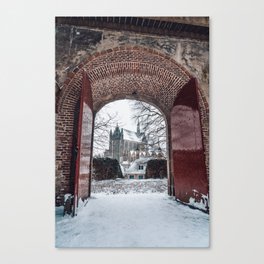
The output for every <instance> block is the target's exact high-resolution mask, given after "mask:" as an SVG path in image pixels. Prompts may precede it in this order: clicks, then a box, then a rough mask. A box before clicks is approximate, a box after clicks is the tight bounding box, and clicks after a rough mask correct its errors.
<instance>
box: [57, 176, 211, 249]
mask: <svg viewBox="0 0 264 264" xmlns="http://www.w3.org/2000/svg"><path fill="white" fill-rule="evenodd" d="M166 181H167V180H166V179H164V180H116V181H114V180H108V181H98V182H93V184H92V196H91V198H90V199H89V200H88V202H87V204H86V205H85V206H83V207H82V208H80V209H79V211H78V216H77V217H74V218H72V217H71V216H68V215H66V216H65V217H63V216H62V214H63V208H62V207H59V208H57V209H56V247H92V248H94V247H208V246H209V216H208V214H205V213H203V212H201V211H199V210H194V209H191V208H189V207H187V206H184V205H182V204H180V203H178V202H176V201H175V200H174V198H172V197H170V196H168V195H167V184H166Z"/></svg>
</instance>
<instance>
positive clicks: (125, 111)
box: [100, 99, 137, 131]
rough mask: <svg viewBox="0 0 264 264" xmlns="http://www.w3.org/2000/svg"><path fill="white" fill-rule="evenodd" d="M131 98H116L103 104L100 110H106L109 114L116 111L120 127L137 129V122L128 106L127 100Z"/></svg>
mask: <svg viewBox="0 0 264 264" xmlns="http://www.w3.org/2000/svg"><path fill="white" fill-rule="evenodd" d="M132 101H133V100H127V99H125V100H118V101H114V102H112V103H109V104H107V105H105V106H104V107H103V108H102V109H101V110H100V111H104V112H107V113H109V114H111V115H114V114H115V113H117V115H118V116H117V119H118V120H119V121H118V125H119V126H120V127H122V128H126V129H129V130H132V131H136V130H137V124H136V122H135V121H134V120H133V119H132V116H133V111H132V110H131V107H130V106H129V102H132Z"/></svg>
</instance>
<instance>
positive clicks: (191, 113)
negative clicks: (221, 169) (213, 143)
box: [171, 78, 208, 210]
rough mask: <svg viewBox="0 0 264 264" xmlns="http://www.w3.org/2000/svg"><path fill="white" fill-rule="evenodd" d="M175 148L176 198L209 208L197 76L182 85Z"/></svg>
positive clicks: (176, 107)
mask: <svg viewBox="0 0 264 264" xmlns="http://www.w3.org/2000/svg"><path fill="white" fill-rule="evenodd" d="M171 150H172V153H171V154H172V172H173V176H174V188H175V196H176V199H177V200H179V201H181V202H183V203H186V204H190V205H192V206H194V207H197V208H200V209H203V210H208V179H207V175H206V166H205V156H204V148H203V142H202V129H201V122H200V113H199V106H198V96H197V88H196V80H195V79H194V78H192V79H191V80H190V81H189V82H188V83H187V84H186V85H185V86H184V87H183V88H182V90H181V91H180V92H179V94H178V96H177V98H176V100H175V102H174V107H173V109H172V112H171Z"/></svg>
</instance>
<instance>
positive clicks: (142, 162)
mask: <svg viewBox="0 0 264 264" xmlns="http://www.w3.org/2000/svg"><path fill="white" fill-rule="evenodd" d="M151 159H153V158H151V157H148V158H145V157H141V158H139V159H136V160H135V161H134V162H133V163H132V164H131V165H130V167H129V168H128V169H127V170H126V172H130V173H136V172H138V171H139V168H138V166H139V165H145V164H147V162H148V161H149V160H151ZM140 171H141V172H143V171H144V172H145V168H144V170H140Z"/></svg>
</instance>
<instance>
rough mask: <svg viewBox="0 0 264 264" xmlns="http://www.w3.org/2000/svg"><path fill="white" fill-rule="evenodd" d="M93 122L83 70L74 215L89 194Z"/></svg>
mask: <svg viewBox="0 0 264 264" xmlns="http://www.w3.org/2000/svg"><path fill="white" fill-rule="evenodd" d="M93 122H94V120H93V103H92V92H91V85H90V81H89V79H88V76H87V73H86V72H85V71H83V81H82V90H81V98H80V113H79V121H78V139H77V151H78V154H77V159H76V169H75V182H74V210H73V211H74V215H76V213H77V207H78V202H79V199H81V200H82V201H84V200H85V199H87V198H88V197H89V196H90V188H91V163H92V137H93Z"/></svg>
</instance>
